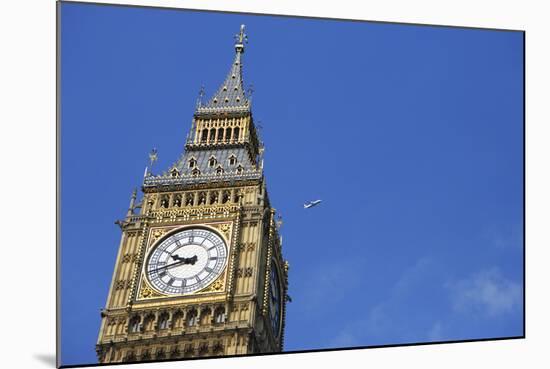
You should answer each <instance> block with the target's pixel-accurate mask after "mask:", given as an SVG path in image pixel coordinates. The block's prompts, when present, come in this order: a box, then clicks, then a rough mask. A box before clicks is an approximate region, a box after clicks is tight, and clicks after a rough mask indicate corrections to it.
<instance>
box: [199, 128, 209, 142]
mask: <svg viewBox="0 0 550 369" xmlns="http://www.w3.org/2000/svg"><path fill="white" fill-rule="evenodd" d="M206 140H208V129H206V128H205V129H203V130H202V136H201V141H202V142H206Z"/></svg>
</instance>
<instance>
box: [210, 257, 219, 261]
mask: <svg viewBox="0 0 550 369" xmlns="http://www.w3.org/2000/svg"><path fill="white" fill-rule="evenodd" d="M210 260H218V257H217V256H211V257H210Z"/></svg>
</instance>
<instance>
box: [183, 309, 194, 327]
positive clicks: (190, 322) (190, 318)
mask: <svg viewBox="0 0 550 369" xmlns="http://www.w3.org/2000/svg"><path fill="white" fill-rule="evenodd" d="M186 323H187V326H188V327H193V326H195V325H197V310H194V309H193V310H191V311H190V312H188V313H187V321H186Z"/></svg>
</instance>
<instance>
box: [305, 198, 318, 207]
mask: <svg viewBox="0 0 550 369" xmlns="http://www.w3.org/2000/svg"><path fill="white" fill-rule="evenodd" d="M320 203H321V200H315V201H310V202H306V203H305V204H304V209H309V208H312V207H314V206H315V205H319V204H320Z"/></svg>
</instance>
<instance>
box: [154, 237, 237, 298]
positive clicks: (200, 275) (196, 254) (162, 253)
mask: <svg viewBox="0 0 550 369" xmlns="http://www.w3.org/2000/svg"><path fill="white" fill-rule="evenodd" d="M226 261H227V246H226V244H225V242H224V241H223V239H222V238H221V237H220V236H218V234H216V233H214V232H212V231H210V230H208V229H204V228H191V229H189V228H188V229H185V230H182V231H180V232H177V233H175V234H173V235H171V236H170V237H168V238H166V239H164V240H163V241H162V242H161V243H160V244H158V245H156V246H155V247H154V248H153V249H152V251H151V252H150V254H149V257H148V258H147V262H146V265H145V272H146V274H147V278H148V279H149V282H150V283H151V285H152V286H153V287H154V288H155V289H157V290H158V291H160V292H162V293H165V294H169V295H185V294H190V293H193V292H196V291H198V290H201V289H203V288H204V287H206V286H207V285H208V284H210V283H211V282H213V281H214V280H215V279H216V278H217V277H218V276H219V275H220V274H221V273H222V271H223V269H224V268H225V264H226Z"/></svg>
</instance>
